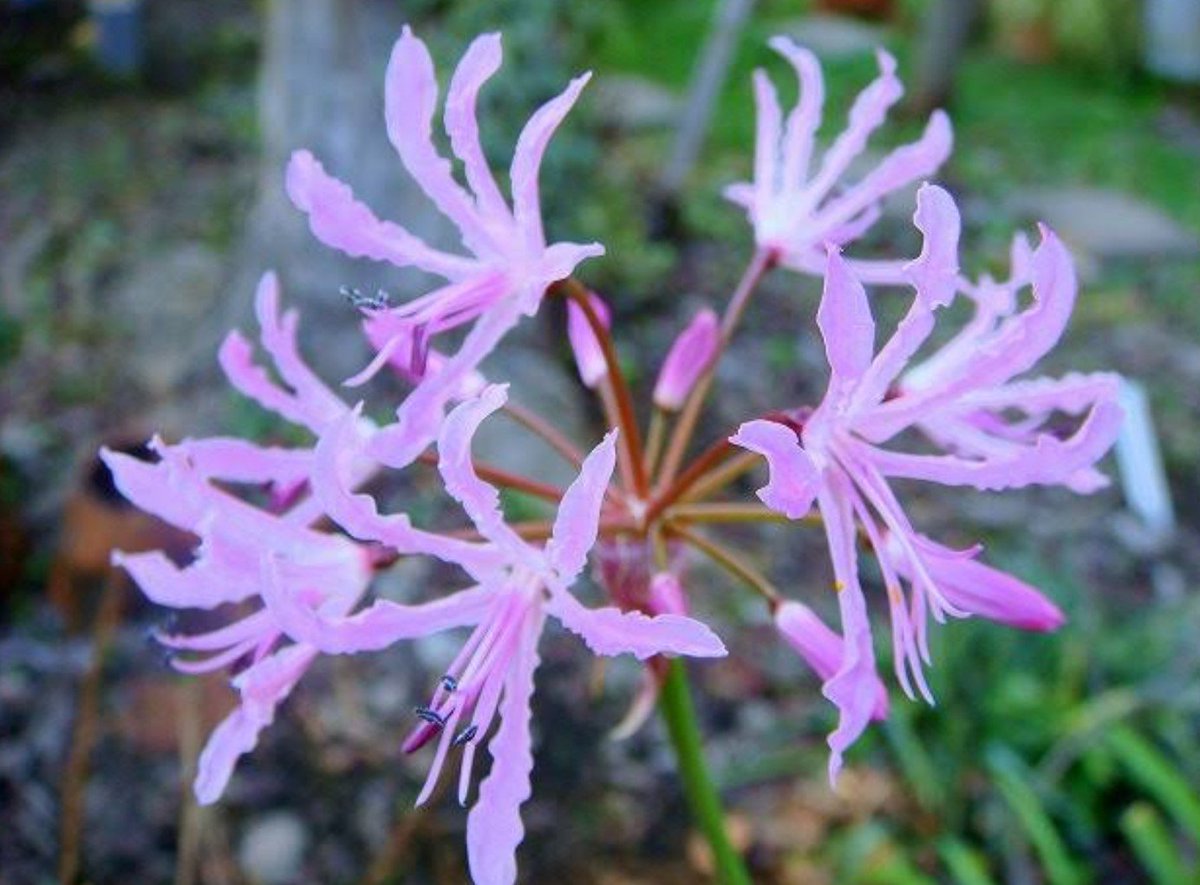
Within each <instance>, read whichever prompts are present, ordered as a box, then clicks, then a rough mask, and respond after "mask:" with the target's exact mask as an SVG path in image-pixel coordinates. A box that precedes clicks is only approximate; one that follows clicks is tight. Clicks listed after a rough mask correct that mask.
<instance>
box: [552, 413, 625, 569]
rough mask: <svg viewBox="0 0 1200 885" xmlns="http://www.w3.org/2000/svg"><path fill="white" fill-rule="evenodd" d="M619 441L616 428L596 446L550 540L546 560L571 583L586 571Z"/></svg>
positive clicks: (562, 506) (557, 518)
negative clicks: (585, 567)
mask: <svg viewBox="0 0 1200 885" xmlns="http://www.w3.org/2000/svg"><path fill="white" fill-rule="evenodd" d="M616 441H617V431H616V430H615V429H614V430H611V431H609V433H608V434H607V435H606V436H605V437H604V439H603V440H602V441H601V443H600V444H599V445H598V446H596V448H594V449H592V451H591V453H590V454H589V455H588V456H587V458H586V459H585V460H584V462H583V465H582V466H581V467H580V469H579V476H578V477H576V479H575V481H574V482H572V483H571V485H570V486H569V487H568V488H567V490H566V492H565V493H564V494H563V498H562V503H561V504H559V506H558V514H557V515H556V516H555V518H554V530H553V532H552V533H551V536H550V541H549V542H548V543H547V544H546V561H547V562H548V564H549V565H550V567H551V568H552V569H554V570H555V571H556V572H557V573H558V576H559V579H560V580H561V581H562V582H563V584H564V585H570V584H571V583H572V582H573V581H574V580H575V578H576V576H578V575H579V573H580V572H582V571H583V567H584V565H585V564H586V563H587V555H588V551H590V550H591V549H592V546H593V545H594V544H595V543H596V534H597V532H598V530H599V526H600V508H601V506H602V505H603V504H604V493H605V491H607V489H608V483H609V480H610V479H612V472H613V467H614V465H615V464H616Z"/></svg>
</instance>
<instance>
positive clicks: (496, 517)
mask: <svg viewBox="0 0 1200 885" xmlns="http://www.w3.org/2000/svg"><path fill="white" fill-rule="evenodd" d="M507 399H508V393H507V387H506V386H505V385H500V384H493V385H491V386H489V387H487V388H486V389H485V390H484V391H483V393H481V394H480V395H479V396H478V397H477V398H476V399H473V400H468V401H467V402H464V403H461V404H460V405H458V406H455V407H454V410H453V411H451V412H450V414H449V415H447V416H446V420H445V421H444V422H443V424H442V430H441V433H440V435H439V436H438V471H439V472H440V473H441V475H442V480H443V482H445V484H446V492H447V493H448V494H449V495H450V497H452V498H454V500H455V501H457V502H458V503H459V504H461V505H462V508H463V510H465V511H466V513H467V516H468V518H469V519H470V520H471V522H473V523H474V524H475V527H476V528H477V529H478V530H479V533H480V534H481V535H483V537H484V538H486V539H487V540H489V541H491V542H492V543H494V544H496V545H497V546H499V547H501V548H502V549H503V550H504V551H505V552H506V553H507V554H508V555H509V556H511V557H514V558H515V559H517V560H518V561H520V560H523V559H529V558H530V556H531V553H532V548H530V546H529V545H528V544H526V543H525V541H523V540H522V539H521V537H520V536H519V535H518V534H517V533H516V532H514V531H513V530H512V529H511V528H509V527H508V524H507V523H506V522H505V521H504V512H503V511H502V510H501V508H500V494H499V493H498V492H497V491H496V489H495V487H493V486H491V485H489V484H488V483H486V482H484V481H483V480H482V479H480V478H479V475H478V474H477V473H476V472H475V465H474V463H473V461H472V460H471V442H472V440H473V439H474V438H475V432H476V431H477V430H478V429H479V425H480V424H481V423H482V422H483V420H484V419H485V418H487V417H488V416H489V415H491V414H492V413H493V412H495V411H496V410H497V409H499V408H500V407H501V406H503V405H504V403H505V401H506V400H507Z"/></svg>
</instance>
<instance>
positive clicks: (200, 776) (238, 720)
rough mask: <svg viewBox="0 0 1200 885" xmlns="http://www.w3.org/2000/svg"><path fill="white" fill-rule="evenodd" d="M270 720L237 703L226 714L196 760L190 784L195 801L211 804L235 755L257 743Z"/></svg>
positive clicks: (228, 774) (229, 772)
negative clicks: (192, 782)
mask: <svg viewBox="0 0 1200 885" xmlns="http://www.w3.org/2000/svg"><path fill="white" fill-rule="evenodd" d="M270 724H271V719H269V718H268V719H266V720H265V721H264V720H262V719H260V718H258V717H256V716H255V715H254V711H249V710H247V709H245V708H244V707H238V708H237V709H236V710H234V711H233V712H232V713H230V714H229V715H228V716H226V717H225V719H224V720H223V721H222V722H221V724H220V725H218V726H217V727H216V729H215V730H214V731H213V733H212V735H211V736H210V737H209V739H208V742H207V743H206V744H205V745H204V750H203V751H202V752H201V753H200V758H199V759H198V760H197V764H196V780H195V783H194V785H193V789H194V790H195V792H196V801H197V802H199V803H200V804H201V805H212V804H213V803H214V802H216V801H217V800H218V799H220V798H221V794H222V793H224V792H225V787H226V786H228V784H229V779H230V778H231V777H232V776H233V767H234V766H235V765H236V764H237V761H238V759H240V758H241V757H242V756H243V755H245V754H246V753H249V752H250V751H251V750H253V749H254V748H255V747H256V746H257V745H258V735H259V732H261V731H262V730H263V729H264V728H266V727H267V726H268V725H270Z"/></svg>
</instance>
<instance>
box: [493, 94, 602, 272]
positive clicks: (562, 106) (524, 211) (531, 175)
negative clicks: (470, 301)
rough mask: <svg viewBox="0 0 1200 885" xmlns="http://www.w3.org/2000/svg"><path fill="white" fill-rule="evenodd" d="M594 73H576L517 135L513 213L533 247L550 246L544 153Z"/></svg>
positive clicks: (513, 166) (511, 172) (512, 177)
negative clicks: (542, 193) (543, 200)
mask: <svg viewBox="0 0 1200 885" xmlns="http://www.w3.org/2000/svg"><path fill="white" fill-rule="evenodd" d="M591 77H592V75H591V73H590V72H589V73H586V74H582V75H580V76H578V77H576V78H575V79H574V80H572V81H571V82H570V83H569V84H568V85H567V88H566V89H564V90H563V91H562V93H561V94H559V95H557V96H556V97H554V98H552V99H550V100H549V101H548V102H546V103H545V104H544V105H542V106H541V107H540V108H538V109H537V110H536V111H535V112H534V114H533V116H532V117H530V118H529V122H528V123H526V124H525V128H524V129H522V130H521V134H520V136H519V137H518V138H517V147H516V149H515V150H514V152H513V161H512V169H511V171H510V173H509V177H510V179H511V181H512V197H513V213H514V215H515V216H516V220H517V227H518V228H519V229H520V230H521V232H522V235H523V236H524V238H525V243H526V246H527V247H528V248H530V249H535V250H542V249H545V248H546V239H545V236H544V234H543V233H542V210H541V204H540V198H539V195H538V172H539V170H540V169H541V165H542V156H543V155H544V154H545V153H546V147H547V146H548V145H549V144H550V137H551V136H552V135H554V130H556V129H557V128H558V127H559V124H561V123H562V121H563V118H564V117H565V116H566V115H567V113H568V112H569V111H570V110H571V108H572V107H574V105H575V102H576V100H577V99H578V98H579V93H580V92H581V91H582V90H583V87H584V86H586V85H587V82H588V80H590V79H591Z"/></svg>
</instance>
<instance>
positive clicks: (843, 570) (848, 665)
mask: <svg viewBox="0 0 1200 885" xmlns="http://www.w3.org/2000/svg"><path fill="white" fill-rule="evenodd" d="M832 482H833V484H832V486H831V487H825V486H823V487H822V489H821V492H820V493H819V503H820V507H821V516H822V518H823V519H824V520H825V535H826V538H827V540H828V542H829V554H830V557H831V558H832V560H833V571H834V575H835V578H836V581H837V583H836V585H835V590H836V591H837V595H838V607H839V609H840V611H841V617H842V634H843V638H844V643H845V644H844V646H843V654H842V663H841V666H840V667H839V668H838V671H837V673H836V674H834V676H833V678H832V679H829V680H828V681H826V683H825V687H824V689H823V690H822V693H823V694H824V695H825V697H827V698H828V699H829V700H830V701H832V702H833V704H834V705H835V706H836V707H837V708H838V714H839V718H838V726H837V728H836V729H834V731H833V733H832V734H830V735H829V749H830V751H831V752H830V757H829V780H830V782H831V783H833V782H836V781H837V776H838V774H839V772H840V771H841V769H842V757H843V755H844V754H845V752H846V749H847V748H848V747H849V746H850V745H851V744H853V743H854V742H855V741H856V740H858V737H859V735H861V734H862V733H863V730H864V729H865V728H866V727H867V723H868V722H870V720H871V717H872V715H873V714H874V712H875V709H876V704H877V701H878V698H877V695H876V685H877V683H878V678H879V677H878V676H877V674H876V672H875V651H874V649H873V647H872V645H871V624H870V621H869V620H868V619H867V607H866V602H865V600H864V599H863V593H862V588H861V587H860V586H859V582H858V559H857V554H856V551H855V530H854V523H853V518H852V516H851V512H850V506H849V500H848V498H847V497H846V494H845V492H844V490H840V488H839V487H840V486H842V485H843V484H844V483H845V482H846V480H844V479H843V478H841V477H840V476H838V475H836V474H834V475H833V477H832Z"/></svg>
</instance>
